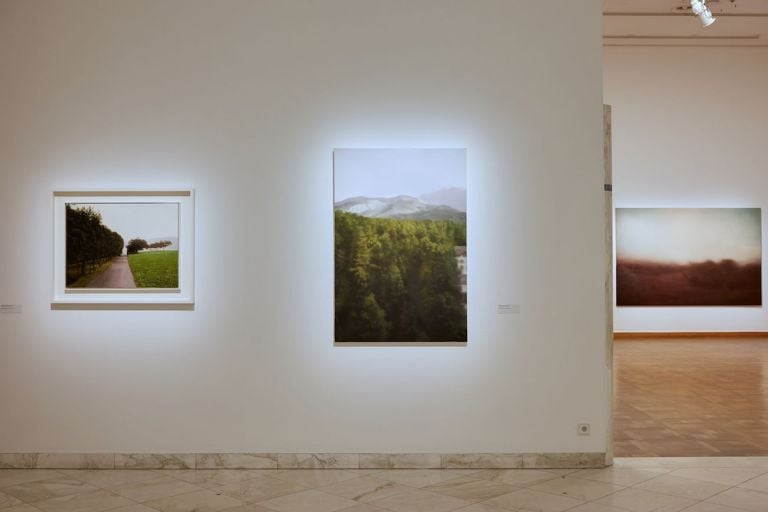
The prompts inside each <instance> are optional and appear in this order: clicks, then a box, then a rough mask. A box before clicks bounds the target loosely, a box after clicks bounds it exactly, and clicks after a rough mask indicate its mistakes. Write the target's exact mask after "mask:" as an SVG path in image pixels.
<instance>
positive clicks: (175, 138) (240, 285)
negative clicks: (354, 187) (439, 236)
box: [0, 0, 764, 453]
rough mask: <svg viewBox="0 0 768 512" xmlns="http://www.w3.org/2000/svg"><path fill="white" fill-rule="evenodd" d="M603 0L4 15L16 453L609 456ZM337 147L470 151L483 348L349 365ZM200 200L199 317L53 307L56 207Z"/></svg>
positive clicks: (473, 277) (7, 378) (3, 357)
mask: <svg viewBox="0 0 768 512" xmlns="http://www.w3.org/2000/svg"><path fill="white" fill-rule="evenodd" d="M601 4H602V2H600V1H598V0H589V1H579V2H572V1H570V0H557V1H547V2H524V1H511V0H472V1H467V0H387V1H381V0H324V1H322V2H318V1H315V0H269V1H268V0H226V1H222V2H210V1H203V0H162V1H158V0H113V1H109V2H103V1H99V0H68V1H62V2H51V1H43V0H2V1H0V74H1V76H2V78H1V79H0V111H1V112H2V115H0V220H1V222H0V304H11V305H13V304H18V305H22V306H23V311H22V313H20V314H1V315H0V404H2V407H0V452H36V451H40V452H267V451H272V452H444V453H445V452H603V451H605V449H606V442H607V438H608V426H609V414H608V410H609V369H608V367H607V364H606V342H605V336H604V330H605V329H604V326H605V322H606V318H605V313H604V297H603V269H604V268H605V265H606V264H607V262H606V261H605V259H604V256H603V192H602V173H603V162H602V131H601V128H602V107H601V105H602V72H601V66H602V48H601ZM685 92H686V91H685V90H683V91H681V93H683V94H684V93H685ZM763 105H764V104H763ZM617 110H618V111H619V112H620V105H619V109H617ZM618 117H619V119H621V114H618ZM746 136H753V137H756V136H757V135H756V134H749V133H747V134H746ZM750 140H757V139H750ZM334 147H463V148H467V165H468V167H467V175H468V194H469V197H468V206H469V221H468V222H469V228H468V229H469V239H470V241H469V251H470V252H469V291H468V293H469V343H468V344H467V346H454V347H425V346H421V347H335V346H334V345H333V342H332V340H333V299H332V297H333V240H332V237H333V212H332V195H333V179H332V150H333V148H334ZM181 187H189V188H194V189H195V192H196V237H197V239H196V261H195V265H196V281H195V284H196V286H195V294H196V307H195V310H194V311H52V310H51V308H50V299H51V294H52V281H51V280H52V270H53V264H52V238H53V237H52V218H53V216H52V197H51V193H52V191H53V190H57V189H75V190H77V189H83V188H87V189H94V188H95V189H102V188H108V189H115V188H117V189H120V188H148V189H153V188H155V189H156V188H165V189H167V188H181ZM499 304H513V305H515V304H517V305H520V314H511V315H509V314H507V315H499V314H497V305H499ZM577 423H590V424H591V425H592V434H591V436H578V435H577V430H576V426H577Z"/></svg>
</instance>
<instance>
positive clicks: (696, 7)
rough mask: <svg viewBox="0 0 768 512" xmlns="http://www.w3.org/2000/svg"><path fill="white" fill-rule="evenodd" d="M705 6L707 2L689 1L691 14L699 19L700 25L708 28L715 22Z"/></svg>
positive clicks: (699, 0)
mask: <svg viewBox="0 0 768 512" xmlns="http://www.w3.org/2000/svg"><path fill="white" fill-rule="evenodd" d="M706 4H707V0H691V10H692V11H693V14H695V15H696V16H698V17H699V20H700V21H701V24H702V25H704V26H705V27H708V26H710V25H711V24H713V23H714V22H715V19H716V18H715V17H714V16H713V15H712V11H710V10H709V7H707V5H706Z"/></svg>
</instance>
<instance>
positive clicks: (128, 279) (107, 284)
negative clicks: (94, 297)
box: [88, 256, 136, 288]
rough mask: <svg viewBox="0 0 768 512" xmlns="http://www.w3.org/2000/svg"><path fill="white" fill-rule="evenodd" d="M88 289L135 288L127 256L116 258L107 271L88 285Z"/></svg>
mask: <svg viewBox="0 0 768 512" xmlns="http://www.w3.org/2000/svg"><path fill="white" fill-rule="evenodd" d="M88 288H136V282H135V281H134V280H133V272H131V267H129V266H128V256H118V257H117V258H115V259H114V261H113V262H112V265H110V266H109V268H108V269H107V270H105V271H104V272H103V273H101V274H99V275H98V276H96V277H95V278H94V279H93V281H91V282H90V283H88Z"/></svg>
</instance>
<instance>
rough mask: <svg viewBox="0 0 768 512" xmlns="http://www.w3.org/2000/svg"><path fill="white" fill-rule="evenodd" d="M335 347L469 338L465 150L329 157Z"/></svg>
mask: <svg viewBox="0 0 768 512" xmlns="http://www.w3.org/2000/svg"><path fill="white" fill-rule="evenodd" d="M334 229H335V244H334V245H335V251H334V253H335V341H336V342H363V343H376V342H384V343H386V342H390V343H392V342H397V343H410V342H413V343H433V342H438V343H439V342H466V341H467V273H466V271H467V193H466V150H464V149H453V148H451V149H337V150H335V151H334Z"/></svg>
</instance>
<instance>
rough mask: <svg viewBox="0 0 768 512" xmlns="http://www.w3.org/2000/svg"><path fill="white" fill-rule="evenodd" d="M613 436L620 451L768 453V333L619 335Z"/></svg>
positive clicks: (630, 453)
mask: <svg viewBox="0 0 768 512" xmlns="http://www.w3.org/2000/svg"><path fill="white" fill-rule="evenodd" d="M614 438H615V444H614V449H615V454H616V455H617V456H621V457H633V456H640V457H680V456H683V457H685V456H687V457H706V456H742V455H747V456H755V455H756V456H766V455H768V338H765V339H763V338H759V339H738V338H719V339H693V340H684V339H673V340H668V339H667V340H664V339H653V338H649V339H645V340H632V341H629V340H622V341H617V342H616V343H614ZM765 510H766V511H768V506H766V507H765Z"/></svg>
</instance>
